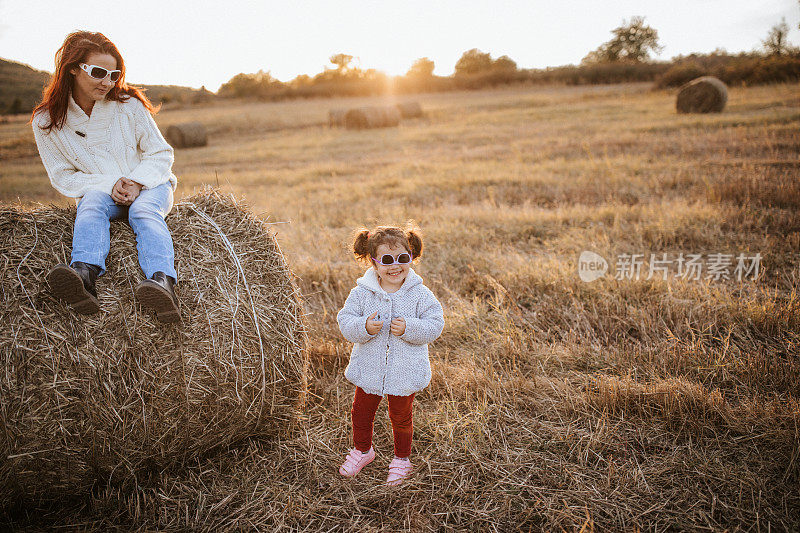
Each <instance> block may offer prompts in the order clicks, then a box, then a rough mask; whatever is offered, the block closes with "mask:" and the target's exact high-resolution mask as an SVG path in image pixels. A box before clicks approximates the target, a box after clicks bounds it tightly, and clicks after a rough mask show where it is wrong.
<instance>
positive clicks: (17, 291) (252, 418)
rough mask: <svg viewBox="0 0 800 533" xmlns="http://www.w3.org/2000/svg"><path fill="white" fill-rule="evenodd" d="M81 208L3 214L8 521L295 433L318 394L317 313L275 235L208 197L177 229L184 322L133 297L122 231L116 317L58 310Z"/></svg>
mask: <svg viewBox="0 0 800 533" xmlns="http://www.w3.org/2000/svg"><path fill="white" fill-rule="evenodd" d="M74 216H75V209H74V208H70V209H62V208H54V207H48V208H37V209H34V210H25V209H21V208H9V207H3V208H0V251H2V258H3V265H2V269H1V270H0V271H1V272H2V277H1V278H0V288H1V289H2V317H1V318H0V332H2V335H1V336H0V358H2V359H1V361H2V362H1V363H0V364H2V369H3V372H2V374H0V406H1V407H0V422H1V423H2V431H0V453H2V458H1V459H0V508H3V507H5V506H7V505H9V504H12V503H13V502H14V501H20V499H21V498H24V499H30V498H40V497H41V498H45V499H50V498H59V497H62V496H64V495H76V494H81V493H85V492H86V491H88V490H89V489H90V488H91V487H92V486H93V485H96V484H98V483H99V484H107V485H110V486H119V487H124V486H135V485H136V484H138V483H140V482H142V481H143V480H145V479H147V478H148V477H150V476H151V475H154V474H155V473H157V472H159V471H163V470H168V469H170V468H173V467H176V466H179V465H181V464H183V462H184V461H185V460H187V459H191V460H194V459H195V458H196V456H197V455H200V454H208V453H212V452H214V451H215V450H217V449H222V448H224V447H226V446H228V445H231V444H233V443H235V442H238V441H241V440H242V439H244V438H246V437H248V436H252V435H257V436H267V437H268V436H272V435H277V434H281V433H286V431H287V430H288V429H290V428H291V427H292V425H293V423H294V422H295V420H296V418H297V416H298V414H299V411H300V409H302V402H303V401H304V400H305V391H306V389H307V383H306V372H307V359H306V355H305V350H304V345H305V338H306V334H305V329H304V325H303V310H302V305H301V300H300V296H299V292H298V289H297V286H296V285H295V282H294V279H293V275H292V273H291V272H290V270H289V268H288V266H287V264H286V261H285V259H284V256H283V255H282V253H281V250H280V248H279V247H278V244H277V242H276V241H275V238H274V235H273V234H272V233H271V232H270V229H269V226H268V225H267V224H266V223H264V222H263V221H261V220H259V219H257V218H256V217H255V216H253V215H252V214H250V213H249V212H248V211H247V210H245V209H244V208H243V207H242V206H241V205H239V204H237V203H236V201H235V200H234V199H233V198H231V197H226V196H223V195H221V194H219V193H218V192H216V191H212V190H204V191H201V192H200V193H198V194H196V195H195V196H193V197H191V198H189V199H188V200H187V201H184V202H179V203H178V204H176V206H175V209H174V210H173V211H172V213H171V214H170V215H169V216H168V217H167V223H168V225H169V227H170V230H171V232H172V235H173V238H174V242H175V252H176V259H177V268H178V272H179V276H180V282H179V286H178V296H179V300H180V304H181V312H182V316H183V322H182V323H181V324H179V325H177V326H166V325H161V324H159V323H158V322H157V321H156V320H155V317H153V316H150V315H146V314H143V313H142V310H141V309H140V308H139V307H138V306H137V304H136V301H135V299H134V297H133V290H134V288H135V287H136V284H137V283H138V282H139V281H140V280H141V279H142V274H141V271H140V269H139V266H138V263H137V260H136V243H135V239H134V235H133V232H132V231H131V229H130V227H129V226H128V225H127V224H125V223H123V222H114V223H112V228H111V233H112V240H111V250H112V251H111V254H110V256H109V265H108V273H107V274H106V275H105V276H103V277H102V278H100V280H99V281H98V293H99V298H100V303H101V307H102V312H101V313H99V314H97V315H92V316H88V317H85V316H80V315H76V314H75V313H74V312H72V311H71V310H70V309H69V308H68V307H67V306H65V305H64V304H62V303H61V302H58V301H56V300H54V299H53V297H52V296H51V295H50V293H49V291H48V287H47V284H46V282H45V276H46V274H47V272H48V270H49V269H50V268H51V267H52V266H53V265H54V264H56V263H59V262H65V261H67V260H68V257H69V243H70V241H71V234H72V227H73V220H74Z"/></svg>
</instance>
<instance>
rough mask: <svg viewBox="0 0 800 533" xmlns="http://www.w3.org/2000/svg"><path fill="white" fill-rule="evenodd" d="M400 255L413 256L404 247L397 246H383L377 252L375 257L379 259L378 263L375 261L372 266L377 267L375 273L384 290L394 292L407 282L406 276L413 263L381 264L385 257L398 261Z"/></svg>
mask: <svg viewBox="0 0 800 533" xmlns="http://www.w3.org/2000/svg"><path fill="white" fill-rule="evenodd" d="M400 254H408V255H409V256H410V255H411V253H410V252H409V251H408V250H407V249H406V248H405V247H404V246H399V245H397V244H381V245H380V246H378V248H377V250H376V251H375V257H376V258H377V261H375V260H374V259H373V261H372V265H373V266H374V267H375V272H376V273H377V274H378V278H379V279H380V281H381V287H383V289H384V290H386V289H387V288H388V289H393V290H397V289H399V288H400V286H401V285H402V284H403V282H404V281H405V280H406V276H408V271H409V269H410V268H411V263H407V264H405V265H398V264H394V265H382V264H381V263H380V260H381V258H382V257H383V256H384V255H391V256H392V257H393V258H394V259H395V261H396V260H397V256H399V255H400Z"/></svg>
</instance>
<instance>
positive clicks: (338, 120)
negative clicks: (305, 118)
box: [328, 109, 347, 128]
mask: <svg viewBox="0 0 800 533" xmlns="http://www.w3.org/2000/svg"><path fill="white" fill-rule="evenodd" d="M346 115H347V109H331V110H330V111H328V126H330V127H331V128H342V127H344V118H345V116H346Z"/></svg>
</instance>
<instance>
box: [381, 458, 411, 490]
mask: <svg viewBox="0 0 800 533" xmlns="http://www.w3.org/2000/svg"><path fill="white" fill-rule="evenodd" d="M413 469H414V465H413V464H411V461H410V460H402V459H398V458H397V457H395V458H394V459H392V462H391V463H389V477H387V478H386V484H387V485H399V484H400V483H402V482H403V480H404V479H405V478H406V477H408V475H409V474H410V473H411V471H412V470H413Z"/></svg>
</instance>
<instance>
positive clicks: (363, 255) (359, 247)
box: [353, 228, 372, 262]
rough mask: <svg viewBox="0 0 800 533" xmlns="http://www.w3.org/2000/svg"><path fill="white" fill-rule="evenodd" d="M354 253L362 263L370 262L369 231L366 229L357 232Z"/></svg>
mask: <svg viewBox="0 0 800 533" xmlns="http://www.w3.org/2000/svg"><path fill="white" fill-rule="evenodd" d="M353 253H354V254H355V256H356V258H357V259H360V260H361V261H365V262H370V261H369V260H370V257H372V255H371V254H370V250H369V230H368V229H366V228H361V229H358V230H356V232H355V240H354V241H353Z"/></svg>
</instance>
